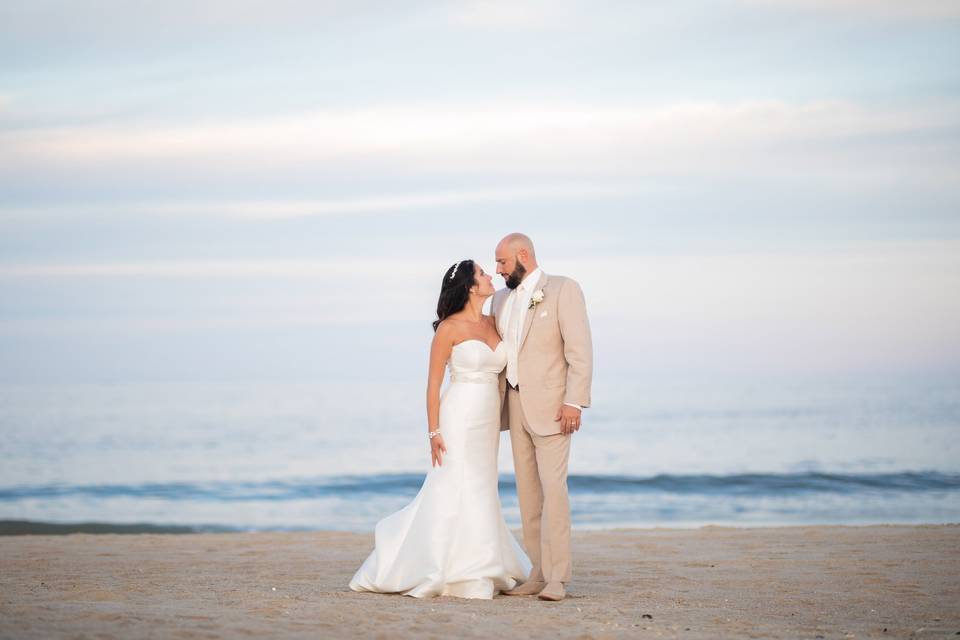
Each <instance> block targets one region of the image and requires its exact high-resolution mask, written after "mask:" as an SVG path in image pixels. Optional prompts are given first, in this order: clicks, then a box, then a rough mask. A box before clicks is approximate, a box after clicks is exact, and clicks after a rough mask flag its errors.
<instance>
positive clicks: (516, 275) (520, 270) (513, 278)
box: [496, 251, 527, 289]
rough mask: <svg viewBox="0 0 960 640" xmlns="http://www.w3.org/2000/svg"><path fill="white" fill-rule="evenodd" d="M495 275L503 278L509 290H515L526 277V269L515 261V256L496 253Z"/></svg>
mask: <svg viewBox="0 0 960 640" xmlns="http://www.w3.org/2000/svg"><path fill="white" fill-rule="evenodd" d="M496 258H497V273H499V274H500V275H501V276H503V279H504V280H505V281H506V285H507V287H508V288H510V289H516V288H517V287H519V286H520V283H521V282H523V276H525V275H527V268H526V267H524V266H523V265H522V264H521V263H520V261H519V260H518V259H517V254H512V255H511V254H507V253H505V252H500V251H497V256H496Z"/></svg>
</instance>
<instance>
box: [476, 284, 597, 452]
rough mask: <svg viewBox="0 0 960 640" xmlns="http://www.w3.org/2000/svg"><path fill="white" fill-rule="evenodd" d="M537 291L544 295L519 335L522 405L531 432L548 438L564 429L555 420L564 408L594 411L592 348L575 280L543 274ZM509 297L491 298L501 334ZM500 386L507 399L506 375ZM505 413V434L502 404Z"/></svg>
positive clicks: (500, 294) (502, 292)
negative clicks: (592, 399)
mask: <svg viewBox="0 0 960 640" xmlns="http://www.w3.org/2000/svg"><path fill="white" fill-rule="evenodd" d="M533 290H534V291H538V290H543V301H542V302H540V303H538V304H537V305H536V306H535V307H533V308H532V309H529V310H528V311H527V316H526V318H525V319H524V324H523V329H522V331H521V333H520V348H519V353H518V375H519V387H520V403H521V406H522V407H523V414H524V416H525V417H526V420H527V423H528V424H529V427H530V429H531V430H533V431H534V432H535V433H537V434H539V435H543V436H546V435H551V434H555V433H560V423H559V422H558V421H556V420H554V418H555V417H556V415H557V410H558V409H559V408H560V406H561V405H562V404H563V403H564V402H570V403H572V404H578V405H580V406H581V407H589V406H590V384H591V381H592V378H593V344H592V341H591V337H590V323H589V322H588V320H587V305H586V302H585V301H584V298H583V291H582V290H581V289H580V285H579V284H577V282H576V281H575V280H572V279H570V278H565V277H563V276H553V275H550V276H548V275H547V274H546V273H541V275H540V278H539V280H538V281H537V283H536V284H535V285H534V287H533ZM510 292H511V289H501V290H500V291H497V292H496V293H495V294H494V296H493V302H492V304H491V312H492V313H493V316H494V318H496V320H497V327H498V329H499V328H500V314H501V313H502V312H503V313H505V312H507V309H506V308H505V306H504V303H505V302H506V301H507V300H508V299H509V295H510ZM507 347H509V345H507ZM499 382H500V393H501V398H503V396H505V394H506V389H507V376H506V370H504V371H503V372H502V373H501V374H500V381H499ZM501 407H502V411H501V424H500V430H501V431H506V430H508V429H509V428H510V424H509V415H508V411H507V403H506V402H505V401H504V402H502V403H501Z"/></svg>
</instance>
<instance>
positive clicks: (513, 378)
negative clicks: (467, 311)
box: [507, 287, 523, 387]
mask: <svg viewBox="0 0 960 640" xmlns="http://www.w3.org/2000/svg"><path fill="white" fill-rule="evenodd" d="M522 297H523V292H522V291H521V290H520V288H519V287H518V288H517V289H516V290H515V291H514V292H513V301H512V303H511V305H510V315H509V316H507V382H509V383H510V384H511V385H513V386H514V387H515V386H517V385H518V384H520V379H519V374H520V372H519V371H518V368H519V367H518V366H517V360H518V359H519V356H520V300H521V298H522Z"/></svg>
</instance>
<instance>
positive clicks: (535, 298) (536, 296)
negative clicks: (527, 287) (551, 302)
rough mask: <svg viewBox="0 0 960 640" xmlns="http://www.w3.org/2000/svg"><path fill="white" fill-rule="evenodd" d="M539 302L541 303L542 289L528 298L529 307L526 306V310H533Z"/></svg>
mask: <svg viewBox="0 0 960 640" xmlns="http://www.w3.org/2000/svg"><path fill="white" fill-rule="evenodd" d="M541 302H543V289H537V290H536V291H534V292H533V295H532V296H530V306H528V307H527V309H533V308H534V307H535V306H537V305H538V304H540V303H541Z"/></svg>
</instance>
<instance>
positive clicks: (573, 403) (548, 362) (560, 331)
mask: <svg viewBox="0 0 960 640" xmlns="http://www.w3.org/2000/svg"><path fill="white" fill-rule="evenodd" d="M496 260H497V273H498V274H500V275H501V276H503V277H504V279H505V280H506V283H507V288H506V289H501V290H500V291H497V292H496V294H494V297H493V303H492V312H493V315H494V318H495V319H496V323H497V330H498V331H499V332H500V336H501V337H502V339H503V340H504V342H505V343H506V345H505V346H506V349H507V367H506V369H505V370H504V373H503V374H501V391H505V393H506V402H504V403H503V412H502V416H501V429H500V430H501V431H505V430H507V429H509V430H510V444H511V447H512V449H513V466H514V470H515V472H516V477H517V497H518V498H519V500H520V516H521V518H522V520H523V545H524V547H525V548H526V551H527V554H529V556H530V561H531V562H532V563H533V568H532V569H531V571H530V576H529V578H528V579H527V581H526V582H524V583H523V584H521V585H520V586H518V587H516V588H515V589H511V590H510V591H505V592H504V593H505V594H506V595H511V596H525V595H538V596H539V597H540V599H541V600H552V601H558V600H563V598H564V597H565V596H566V590H565V588H564V583H567V582H569V581H570V503H569V500H568V497H567V461H568V460H569V457H570V439H571V436H572V434H573V433H574V432H576V431H577V430H579V429H580V414H581V409H582V408H583V407H588V406H590V380H591V377H592V375H593V347H592V345H591V342H590V324H589V322H588V321H587V309H586V303H585V302H584V299H583V292H582V291H581V290H580V285H578V284H577V283H576V282H575V281H574V280H571V279H570V278H565V277H563V276H548V275H547V274H545V273H544V272H543V271H541V270H540V267H539V266H537V255H536V252H535V251H534V249H533V242H531V240H530V238H528V237H527V236H525V235H523V234H522V233H511V234H510V235H508V236H507V237H505V238H504V239H503V240H501V241H500V243H499V244H498V245H497V249H496Z"/></svg>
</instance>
